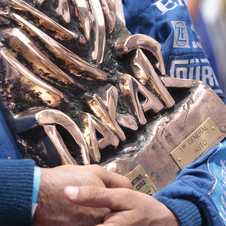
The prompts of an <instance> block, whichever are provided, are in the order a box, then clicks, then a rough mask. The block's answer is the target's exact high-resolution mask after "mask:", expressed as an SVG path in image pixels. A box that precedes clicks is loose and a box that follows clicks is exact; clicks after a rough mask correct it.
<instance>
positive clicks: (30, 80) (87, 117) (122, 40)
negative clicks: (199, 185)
mask: <svg viewBox="0 0 226 226" xmlns="http://www.w3.org/2000/svg"><path fill="white" fill-rule="evenodd" d="M69 15H70V16H69ZM0 54H1V55H0V92H1V102H0V108H1V110H2V112H3V114H4V116H5V118H6V121H7V123H8V125H9V127H10V130H11V131H12V134H13V136H14V139H15V141H16V143H17V145H18V147H19V149H20V151H21V153H22V155H23V156H24V157H26V158H33V159H34V160H35V161H36V164H37V165H40V166H42V167H54V166H57V165H60V164H92V163H98V164H100V165H102V166H104V167H106V168H107V169H109V170H113V171H116V172H118V173H121V174H124V175H125V174H127V173H129V172H130V171H131V170H133V169H134V168H135V167H136V166H137V165H139V164H140V165H142V167H143V168H144V169H145V170H146V172H147V174H148V175H149V176H150V178H151V180H152V181H153V182H154V183H155V184H156V186H157V187H158V188H162V187H164V186H165V185H166V184H167V183H168V182H169V180H170V179H172V177H173V174H174V172H175V171H176V170H177V169H178V166H177V165H176V163H175V162H174V160H173V159H172V158H171V156H170V152H171V151H172V150H174V149H175V148H176V147H177V146H178V145H179V144H180V143H181V142H183V141H184V140H185V139H186V138H187V137H188V135H189V134H191V133H192V132H193V131H195V129H197V127H198V126H199V125H200V124H202V123H203V122H204V121H205V120H206V119H207V118H209V117H211V118H212V119H213V121H214V122H215V123H216V125H217V126H218V127H219V129H220V131H221V133H222V136H221V137H220V138H219V139H218V140H217V141H220V140H221V139H223V137H224V136H225V135H226V120H225V115H226V114H225V113H226V112H225V111H226V110H225V108H226V107H225V105H224V104H223V102H222V101H221V100H220V99H219V98H218V97H217V95H216V94H214V92H213V91H212V90H211V89H210V88H209V87H208V86H206V85H204V84H203V83H201V82H198V81H192V80H183V79H174V78H170V77H168V75H166V74H165V67H164V62H163V57H162V55H161V45H160V44H159V43H158V42H157V41H155V40H154V39H152V38H151V37H149V36H146V35H141V34H139V35H134V36H132V35H131V34H130V32H129V31H128V30H127V29H126V27H125V26H124V24H123V23H122V22H121V21H120V20H119V19H118V18H117V17H116V8H115V4H114V1H113V0H100V1H97V0H90V1H88V0H85V1H82V0H81V1H80V0H72V1H67V0H56V1H51V0H34V1H33V0H26V1H22V0H6V1H0ZM217 141H216V142H217ZM216 142H215V143H216Z"/></svg>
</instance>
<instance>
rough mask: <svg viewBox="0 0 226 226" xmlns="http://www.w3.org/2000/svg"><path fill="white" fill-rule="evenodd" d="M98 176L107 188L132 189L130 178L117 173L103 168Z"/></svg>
mask: <svg viewBox="0 0 226 226" xmlns="http://www.w3.org/2000/svg"><path fill="white" fill-rule="evenodd" d="M98 176H99V177H100V179H101V180H102V181H103V183H104V184H105V186H106V187H107V188H129V189H132V184H131V182H130V180H129V178H127V177H125V176H122V175H120V174H117V173H113V172H110V171H107V170H106V169H104V168H102V167H101V170H100V171H98Z"/></svg>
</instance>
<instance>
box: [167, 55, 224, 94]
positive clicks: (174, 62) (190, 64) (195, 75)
mask: <svg viewBox="0 0 226 226" xmlns="http://www.w3.org/2000/svg"><path fill="white" fill-rule="evenodd" d="M167 74H168V75H169V76H170V77H172V78H182V79H193V80H194V79H195V80H200V81H202V82H204V83H206V84H207V85H209V86H210V87H211V88H212V89H213V90H214V91H215V92H216V93H222V90H221V89H220V86H219V83H218V81H217V79H216V76H215V74H214V72H213V69H212V67H211V65H210V63H209V61H208V59H207V58H206V57H205V56H203V57H202V56H200V55H197V56H194V55H183V56H174V55H172V56H170V57H169V62H168V65H167Z"/></svg>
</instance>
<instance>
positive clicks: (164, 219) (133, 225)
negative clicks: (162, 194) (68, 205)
mask: <svg viewBox="0 0 226 226" xmlns="http://www.w3.org/2000/svg"><path fill="white" fill-rule="evenodd" d="M64 193H65V196H66V197H67V199H68V200H70V201H71V202H72V203H74V204H77V205H82V206H89V207H93V208H94V207H95V208H96V207H99V208H102V207H107V208H109V209H110V210H111V212H108V213H107V214H106V216H105V218H104V223H102V224H98V225H97V226H115V225H117V226H127V225H128V226H140V225H145V226H147V225H151V226H179V222H178V220H177V218H176V217H175V216H174V214H173V213H172V212H171V211H170V210H169V209H168V208H167V207H166V206H165V205H163V204H162V203H161V202H159V201H158V200H156V199H154V198H153V197H151V196H148V195H146V194H144V193H141V192H136V191H133V190H129V189H122V188H117V189H106V188H100V187H88V186H86V187H66V188H65V190H64Z"/></svg>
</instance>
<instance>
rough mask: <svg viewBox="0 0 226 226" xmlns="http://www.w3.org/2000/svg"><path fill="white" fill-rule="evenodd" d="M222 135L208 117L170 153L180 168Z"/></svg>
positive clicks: (194, 158)
mask: <svg viewBox="0 0 226 226" xmlns="http://www.w3.org/2000/svg"><path fill="white" fill-rule="evenodd" d="M221 135H222V133H221V131H220V130H219V129H218V127H217V125H216V124H215V123H214V121H213V119H212V118H208V119H207V120H206V121H205V122H204V123H203V124H202V125H200V126H199V127H198V128H197V129H196V130H195V131H194V132H193V133H192V134H191V135H189V136H188V138H187V139H185V140H184V141H183V142H182V143H181V144H180V145H179V146H178V147H177V148H176V149H174V150H173V151H172V152H171V153H170V154H171V156H172V157H173V158H174V160H175V161H176V163H177V165H178V166H179V167H180V168H181V169H182V168H183V167H185V166H187V165H188V164H190V163H192V162H193V161H194V160H196V159H197V158H198V157H199V156H200V155H202V154H203V153H204V152H205V151H206V150H207V149H208V148H209V147H210V146H211V145H212V144H213V143H214V142H215V141H216V140H218V138H219V137H220V136H221Z"/></svg>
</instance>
